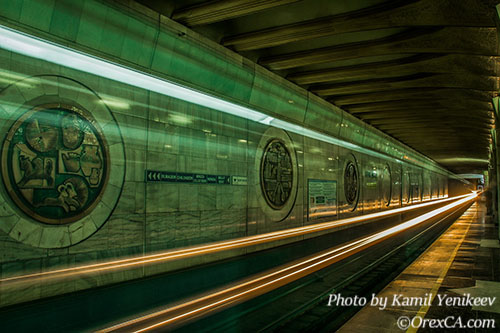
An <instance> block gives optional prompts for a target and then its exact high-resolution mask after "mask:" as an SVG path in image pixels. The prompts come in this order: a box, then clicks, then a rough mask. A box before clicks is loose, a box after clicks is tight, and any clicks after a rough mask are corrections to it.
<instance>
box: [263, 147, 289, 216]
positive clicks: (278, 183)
mask: <svg viewBox="0 0 500 333" xmlns="http://www.w3.org/2000/svg"><path fill="white" fill-rule="evenodd" d="M260 183H261V186H262V192H263V193H264V198H265V199H266V201H267V203H268V204H269V205H270V206H271V207H272V208H273V209H281V208H282V207H284V206H285V204H286V202H287V201H288V199H289V198H290V195H291V193H292V189H293V166H292V158H291V156H290V152H289V151H288V149H287V148H286V146H285V143H284V142H283V141H281V140H280V139H272V140H271V141H269V142H268V144H267V146H266V148H265V149H264V154H263V157H262V163H261V168H260Z"/></svg>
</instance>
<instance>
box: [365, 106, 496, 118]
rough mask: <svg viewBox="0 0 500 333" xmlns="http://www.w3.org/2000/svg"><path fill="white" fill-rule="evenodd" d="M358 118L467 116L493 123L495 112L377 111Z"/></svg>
mask: <svg viewBox="0 0 500 333" xmlns="http://www.w3.org/2000/svg"><path fill="white" fill-rule="evenodd" d="M356 116H357V117H359V118H362V119H364V120H372V119H387V118H390V119H397V120H402V119H408V118H410V117H414V118H417V117H418V118H424V117H443V118H454V117H457V116H467V117H471V118H476V119H478V120H482V121H491V120H492V119H493V116H494V115H493V112H491V111H489V110H470V109H451V110H450V109H430V110H422V109H406V110H403V109H401V110H393V111H376V112H365V113H359V114H356Z"/></svg>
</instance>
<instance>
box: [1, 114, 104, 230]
mask: <svg viewBox="0 0 500 333" xmlns="http://www.w3.org/2000/svg"><path fill="white" fill-rule="evenodd" d="M108 163H109V152H108V149H107V144H106V141H105V138H104V136H103V134H102V131H101V129H100V127H99V125H98V124H97V122H96V121H95V119H94V118H93V117H92V116H91V115H90V114H89V113H88V112H86V111H84V110H82V109H79V108H76V107H74V106H70V105H61V104H46V105H42V106H38V107H36V108H34V109H31V110H30V111H28V112H26V113H24V114H23V115H22V116H21V117H20V118H19V119H18V120H17V121H16V122H14V124H13V125H12V127H11V128H10V130H9V132H8V134H7V137H6V140H5V142H4V145H3V150H2V169H3V172H2V175H3V180H4V182H5V184H6V187H7V189H8V191H9V192H10V194H11V197H12V199H13V200H14V202H15V203H16V204H17V205H18V206H19V208H21V209H22V210H23V211H24V212H25V213H26V214H27V215H29V216H30V217H32V218H34V219H36V220H38V221H40V222H43V223H48V224H67V223H71V222H74V221H76V220H79V219H81V218H83V217H84V216H86V215H88V214H89V213H90V212H91V211H92V209H93V208H94V207H95V205H96V204H97V203H98V201H99V198H100V196H101V195H102V192H103V191H104V189H105V187H106V184H107V181H108V176H109V164H108Z"/></svg>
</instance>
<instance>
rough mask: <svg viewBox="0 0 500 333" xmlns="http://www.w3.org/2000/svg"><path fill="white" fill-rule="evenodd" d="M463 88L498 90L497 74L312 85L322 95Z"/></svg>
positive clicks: (428, 75) (443, 75)
mask: <svg viewBox="0 0 500 333" xmlns="http://www.w3.org/2000/svg"><path fill="white" fill-rule="evenodd" d="M429 87H431V88H462V89H475V90H483V91H490V92H491V91H498V78H497V77H496V76H475V75H461V74H425V73H422V74H417V75H412V76H404V77H397V78H392V79H385V80H380V79H376V80H366V81H359V82H349V83H336V84H324V85H318V86H312V87H310V90H311V91H312V92H314V93H316V94H318V95H320V96H334V95H347V94H360V93H370V92H380V91H388V90H392V89H405V88H429Z"/></svg>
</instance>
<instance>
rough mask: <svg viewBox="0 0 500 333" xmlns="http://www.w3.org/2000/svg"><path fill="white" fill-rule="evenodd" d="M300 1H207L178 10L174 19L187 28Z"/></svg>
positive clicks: (173, 16) (174, 14)
mask: <svg viewBox="0 0 500 333" xmlns="http://www.w3.org/2000/svg"><path fill="white" fill-rule="evenodd" d="M297 1H300V0H266V1H263V0H223V1H206V2H203V3H201V4H198V5H194V6H189V7H185V8H180V9H179V10H176V11H175V12H174V13H173V15H172V19H173V20H175V21H177V22H180V23H182V24H185V25H187V26H196V25H201V24H210V23H215V22H220V21H225V20H230V19H233V18H236V17H239V16H244V15H249V14H253V13H256V12H259V11H261V10H265V9H269V8H273V7H276V6H281V5H285V4H289V3H293V2H297Z"/></svg>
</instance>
